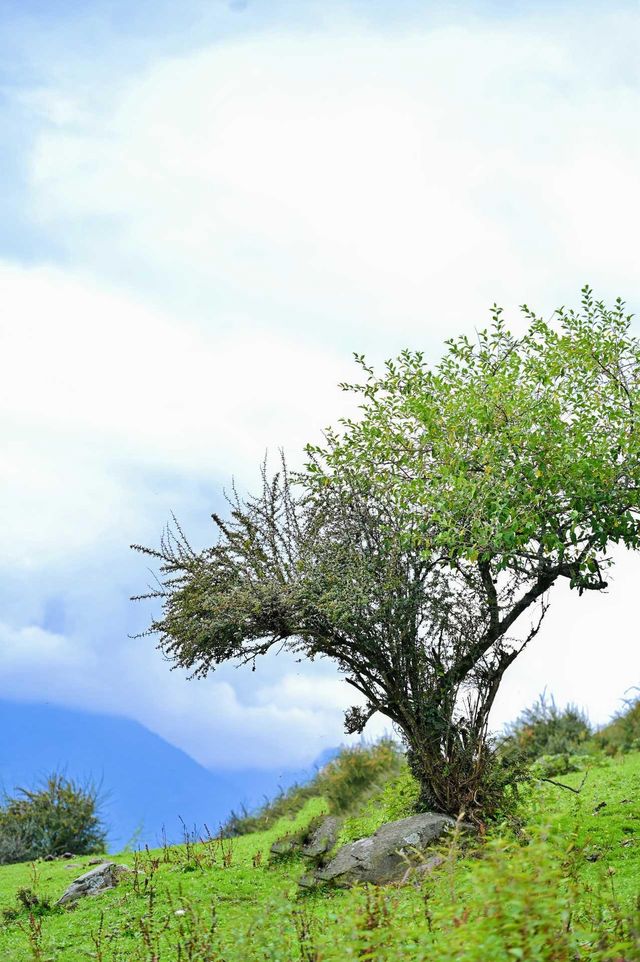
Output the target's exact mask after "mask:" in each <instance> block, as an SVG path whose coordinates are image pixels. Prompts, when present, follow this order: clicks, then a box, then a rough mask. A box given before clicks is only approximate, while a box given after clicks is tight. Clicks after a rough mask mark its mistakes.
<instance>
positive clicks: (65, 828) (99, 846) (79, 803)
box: [0, 773, 106, 864]
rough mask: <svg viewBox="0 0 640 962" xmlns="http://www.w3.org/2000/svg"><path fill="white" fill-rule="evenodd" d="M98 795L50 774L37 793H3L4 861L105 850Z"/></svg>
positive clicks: (0, 831)
mask: <svg viewBox="0 0 640 962" xmlns="http://www.w3.org/2000/svg"><path fill="white" fill-rule="evenodd" d="M99 804H100V800H99V793H98V790H97V788H96V787H95V786H94V785H80V784H78V783H77V782H74V781H72V780H70V779H67V778H65V777H64V776H63V775H59V774H55V773H54V774H52V775H49V776H48V777H47V778H46V779H45V780H44V781H43V782H42V783H41V784H40V785H39V786H37V787H36V788H34V789H26V788H19V789H17V791H16V794H15V795H14V796H10V795H5V798H4V803H3V805H2V807H1V808H0V863H1V864H6V863H8V862H25V861H29V860H31V859H36V858H41V857H43V856H45V855H62V854H63V853H64V852H73V854H74V855H89V854H91V853H93V852H103V851H104V849H105V845H106V833H105V829H104V826H103V824H102V822H101V820H100V817H99V811H98V810H99Z"/></svg>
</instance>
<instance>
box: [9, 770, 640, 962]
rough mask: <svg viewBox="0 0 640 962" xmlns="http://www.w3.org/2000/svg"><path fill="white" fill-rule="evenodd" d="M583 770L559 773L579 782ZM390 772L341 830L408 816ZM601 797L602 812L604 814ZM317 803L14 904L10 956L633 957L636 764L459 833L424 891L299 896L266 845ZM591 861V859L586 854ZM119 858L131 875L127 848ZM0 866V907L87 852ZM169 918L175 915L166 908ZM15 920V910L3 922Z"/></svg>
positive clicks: (592, 960)
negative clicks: (79, 887) (109, 881)
mask: <svg viewBox="0 0 640 962" xmlns="http://www.w3.org/2000/svg"><path fill="white" fill-rule="evenodd" d="M582 778H583V774H582V773H573V774H570V775H565V776H563V777H559V779H558V780H559V781H562V782H564V783H565V784H567V785H571V786H573V787H576V786H578V785H579V784H580V782H581V780H582ZM411 795H412V786H411V782H410V779H409V777H408V776H407V775H406V774H405V775H400V776H395V777H394V779H393V780H391V781H389V782H388V784H387V786H386V787H385V788H384V789H382V790H381V791H380V792H379V793H378V795H377V796H375V797H374V799H373V800H372V801H371V802H370V803H369V805H368V806H367V807H365V809H364V812H362V813H361V814H360V815H359V816H357V817H355V818H352V819H350V820H349V822H348V823H347V826H346V827H345V832H346V834H347V836H348V837H357V836H358V835H359V834H362V833H363V832H365V831H366V832H369V831H373V830H374V829H375V828H376V827H377V824H381V823H382V821H385V820H388V819H389V818H397V817H402V816H403V815H404V814H407V808H410V804H411ZM602 802H606V804H605V805H601V803H602ZM326 807H327V805H326V802H325V800H324V799H323V798H312V799H309V800H307V801H306V803H305V805H304V807H303V808H302V809H301V810H300V811H299V812H298V813H297V814H296V815H295V817H294V818H293V819H281V820H280V821H279V822H278V823H277V824H275V825H273V826H272V827H271V828H269V830H268V831H264V832H257V833H253V834H250V835H243V836H241V837H238V838H234V839H229V840H224V841H222V842H219V841H212V842H210V843H206V844H200V845H196V846H188V847H184V846H182V847H180V846H179V847H175V848H171V849H167V850H158V851H156V852H152V853H142V854H141V855H140V856H138V857H137V858H136V864H135V867H136V868H137V869H138V873H137V874H135V875H134V874H132V875H127V876H125V877H124V880H123V881H122V882H121V884H120V885H119V886H118V888H117V889H116V890H114V891H112V892H109V893H106V894H104V895H102V896H100V897H98V898H95V899H84V900H81V901H80V902H79V903H78V905H77V907H76V908H74V909H72V910H68V909H63V910H55V909H54V910H51V911H46V910H44V911H43V913H42V914H41V915H38V914H37V909H36V913H35V914H34V913H32V917H31V918H30V914H29V911H27V910H26V909H24V908H23V909H21V911H20V912H19V914H18V915H17V917H15V918H8V919H7V920H6V921H4V922H3V923H0V959H2V960H3V962H4V960H5V959H6V960H8V962H9V960H10V962H27V960H40V962H48V960H56V962H58V960H59V962H81V960H85V959H86V960H94V962H125V960H126V962H152V960H155V962H187V960H190V962H294V960H295V962H346V960H349V959H354V960H355V959H357V960H361V962H397V960H399V959H402V960H408V962H414V960H415V962H421V960H424V962H426V960H429V962H451V960H454V959H455V960H456V962H513V960H514V959H523V960H526V962H577V960H585V962H586V960H589V962H600V960H618V959H623V960H625V962H634V960H639V959H640V935H634V931H633V926H634V924H635V923H634V922H633V915H634V912H635V907H636V900H637V898H638V894H639V892H640V755H639V754H633V755H625V756H620V757H617V758H615V759H612V760H610V761H609V762H608V763H607V764H606V765H604V766H602V767H597V768H594V769H593V770H591V771H590V772H589V774H588V776H587V780H586V783H585V785H584V786H583V788H582V790H581V792H580V795H574V794H572V793H571V792H569V791H566V790H563V789H560V788H556V787H555V786H552V785H548V784H541V785H540V786H539V787H537V788H536V789H535V790H533V791H532V793H531V797H530V798H529V799H528V800H527V802H526V804H525V806H524V811H523V818H522V823H521V824H519V825H517V826H515V830H514V826H513V825H503V826H500V827H496V828H494V829H492V830H491V832H490V833H489V836H488V837H487V838H484V839H477V840H475V839H474V840H472V841H471V842H466V843H465V842H464V840H463V839H455V838H454V839H453V840H450V841H448V842H447V843H446V846H445V848H444V854H445V861H444V863H443V865H442V867H441V868H440V869H439V870H437V872H435V873H434V874H433V875H431V876H428V877H426V878H425V879H424V880H423V881H422V882H420V883H417V882H415V883H410V884H406V885H404V886H402V887H386V888H385V889H373V888H370V887H363V888H360V889H357V890H352V891H348V892H341V891H327V890H315V891H312V892H310V893H305V892H304V891H302V890H300V889H299V887H298V885H297V879H298V877H299V876H300V875H301V874H302V872H303V871H304V870H305V868H307V865H306V863H304V862H303V860H302V859H300V858H298V857H290V858H286V859H282V860H279V861H277V862H275V863H269V861H268V854H269V847H270V845H271V843H272V842H273V841H274V840H275V839H276V838H278V837H280V836H281V835H282V834H284V833H285V832H287V831H294V830H296V829H297V828H300V827H302V826H303V825H305V824H308V823H309V822H310V821H311V820H312V819H313V818H314V817H316V816H317V815H319V814H321V813H322V812H323V811H326ZM594 858H595V860H591V859H594ZM115 860H116V861H120V862H124V863H126V864H128V865H129V866H130V867H132V868H133V867H134V859H133V856H131V855H124V856H121V857H119V858H117V859H115ZM76 861H77V862H78V863H79V865H78V867H76V868H75V869H70V867H69V863H67V862H40V863H37V866H36V872H37V879H36V881H35V882H34V880H33V877H32V873H33V871H34V869H33V868H32V867H31V866H29V865H14V866H5V867H2V868H0V908H2V909H9V910H12V909H14V908H15V907H16V904H17V903H16V892H17V890H18V889H19V888H21V887H23V888H24V887H26V888H31V889H35V890H36V892H37V894H38V896H39V898H40V899H41V900H42V899H50V900H51V901H53V900H55V899H56V898H58V897H59V895H60V894H61V893H62V891H63V890H64V888H65V887H66V886H67V885H68V883H69V881H70V880H71V879H73V878H74V877H75V876H76V875H78V874H80V873H81V872H82V870H83V869H85V867H86V864H87V862H88V859H78V860H76ZM176 912H178V913H179V914H176ZM9 914H10V915H11V914H12V913H11V912H10V913H9Z"/></svg>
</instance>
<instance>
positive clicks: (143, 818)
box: [0, 700, 336, 852]
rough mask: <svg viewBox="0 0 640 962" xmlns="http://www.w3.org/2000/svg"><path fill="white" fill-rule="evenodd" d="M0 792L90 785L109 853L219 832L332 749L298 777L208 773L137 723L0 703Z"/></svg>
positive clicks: (266, 773)
mask: <svg viewBox="0 0 640 962" xmlns="http://www.w3.org/2000/svg"><path fill="white" fill-rule="evenodd" d="M0 732H1V733H2V736H1V741H0V789H4V791H5V792H8V793H13V791H14V790H15V789H16V787H20V786H21V787H26V788H31V787H33V786H34V785H35V784H36V783H37V782H38V781H40V780H42V779H43V778H44V777H45V776H46V775H48V774H49V773H51V772H54V771H57V772H63V773H64V774H65V775H66V776H67V777H69V778H73V779H75V780H77V781H79V782H81V783H82V782H88V781H93V782H94V783H96V784H98V785H100V786H101V792H102V794H103V797H104V801H103V804H102V806H101V814H102V817H103V820H104V822H105V823H106V825H107V828H108V847H109V850H110V851H112V852H117V851H120V850H121V849H123V848H124V847H125V846H127V845H131V846H132V847H139V846H142V845H145V844H148V845H149V846H157V845H159V844H161V842H162V839H163V836H164V835H166V838H167V840H168V841H169V842H176V841H180V840H181V839H182V837H183V825H182V822H184V824H185V825H186V826H187V828H188V829H189V830H190V831H191V830H193V829H194V828H196V829H198V830H202V829H203V827H204V825H206V826H207V827H208V828H209V830H210V831H211V832H215V831H217V830H218V828H219V826H220V825H221V824H222V823H223V822H224V821H225V820H226V818H227V816H228V815H229V814H230V812H231V810H232V809H235V810H236V811H237V810H238V809H239V808H241V806H242V805H246V806H247V807H248V808H252V807H254V806H256V805H257V804H259V803H260V802H262V801H263V800H264V798H265V797H271V796H273V795H274V794H275V793H276V792H277V791H278V789H279V788H280V787H283V788H287V787H289V786H290V785H292V784H294V783H295V782H302V781H305V780H307V779H309V778H311V777H312V776H313V774H314V771H315V770H316V769H317V767H318V766H319V765H322V764H324V763H326V762H327V761H328V760H329V759H330V758H332V757H333V756H334V755H335V754H336V750H328V751H326V752H323V753H322V755H321V756H320V758H318V759H317V761H316V763H315V765H314V766H312V767H311V768H309V769H305V770H297V771H296V770H292V769H287V770H284V771H282V770H278V769H271V770H262V769H244V770H240V771H233V772H229V771H225V772H221V771H218V772H216V771H210V770H208V769H207V768H204V767H203V766H202V765H199V764H198V763H197V762H196V761H194V759H192V758H191V757H190V756H189V755H187V754H186V753H185V752H183V751H181V750H180V749H178V748H175V747H174V746H173V745H170V744H169V743H168V742H166V741H165V740H164V739H163V738H161V737H160V736H159V735H155V734H153V733H152V732H150V731H149V730H148V729H147V728H145V727H144V726H143V725H140V724H139V723H138V722H135V721H131V720H129V719H126V718H121V717H116V716H110V715H102V714H92V713H90V712H85V711H76V710H72V709H68V708H61V707H58V706H52V705H48V704H26V703H19V702H11V701H5V700H0Z"/></svg>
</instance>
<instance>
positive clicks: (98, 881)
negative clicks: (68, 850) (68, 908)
mask: <svg viewBox="0 0 640 962" xmlns="http://www.w3.org/2000/svg"><path fill="white" fill-rule="evenodd" d="M130 871H131V869H130V868H128V867H127V866H126V865H116V863H115V862H103V863H102V864H101V865H98V866H97V867H96V868H93V869H91V871H90V872H86V873H85V874H84V875H80V876H79V877H78V878H77V879H74V880H73V882H72V883H71V885H70V886H69V888H68V889H67V890H66V892H64V893H63V894H62V895H61V897H60V898H59V899H58V901H57V902H56V905H66V904H67V903H68V902H76V901H77V900H78V899H81V898H84V897H85V896H87V895H100V894H101V893H102V892H107V891H109V889H112V888H115V887H116V885H117V884H118V877H119V876H120V875H122V874H123V873H124V872H130Z"/></svg>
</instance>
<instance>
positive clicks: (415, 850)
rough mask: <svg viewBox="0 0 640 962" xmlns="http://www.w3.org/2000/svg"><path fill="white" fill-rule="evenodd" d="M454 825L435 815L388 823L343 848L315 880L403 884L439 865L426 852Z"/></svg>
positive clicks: (444, 817)
mask: <svg viewBox="0 0 640 962" xmlns="http://www.w3.org/2000/svg"><path fill="white" fill-rule="evenodd" d="M454 825H455V821H454V820H453V819H452V818H449V817H448V816H446V815H436V814H435V813H432V812H425V813H424V814H422V815H412V816H411V817H410V818H402V819H400V820H399V821H397V822H387V823H386V824H385V825H382V826H381V827H380V828H379V829H378V831H377V832H375V834H374V835H371V836H370V837H369V838H361V839H359V840H358V841H357V842H351V843H350V844H349V845H345V846H343V848H341V849H340V851H339V852H338V853H337V854H336V856H335V857H334V858H332V859H331V861H330V862H328V863H327V864H326V865H324V866H322V867H321V868H319V869H318V870H317V871H316V872H315V875H314V876H313V878H314V881H315V882H331V883H333V884H334V885H340V886H349V885H355V884H356V883H358V882H371V883H373V884H374V885H383V884H384V883H386V882H396V881H401V880H403V879H405V878H406V877H407V873H408V872H410V871H411V870H412V869H415V870H417V869H419V868H420V867H421V866H422V868H423V870H430V869H433V868H435V866H436V865H437V864H439V861H438V858H437V857H432V858H430V859H426V858H425V856H424V854H423V853H424V852H425V850H426V849H428V847H429V846H430V845H431V844H433V842H435V841H437V840H438V839H439V838H441V836H442V835H444V833H445V832H447V831H448V830H450V829H451V828H453V827H454ZM463 827H464V828H469V826H467V825H464V826H463ZM302 884H303V885H308V884H309V878H308V877H306V878H305V879H304V880H302Z"/></svg>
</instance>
